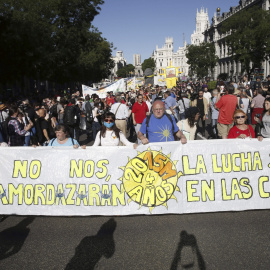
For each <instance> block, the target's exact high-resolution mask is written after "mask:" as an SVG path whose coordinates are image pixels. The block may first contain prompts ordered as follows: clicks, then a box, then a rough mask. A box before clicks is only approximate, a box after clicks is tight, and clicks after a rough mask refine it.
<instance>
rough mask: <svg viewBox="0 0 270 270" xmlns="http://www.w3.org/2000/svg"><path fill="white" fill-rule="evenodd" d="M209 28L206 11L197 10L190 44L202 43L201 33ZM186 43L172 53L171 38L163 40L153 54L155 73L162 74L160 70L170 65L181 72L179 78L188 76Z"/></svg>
mask: <svg viewBox="0 0 270 270" xmlns="http://www.w3.org/2000/svg"><path fill="white" fill-rule="evenodd" d="M208 26H209V18H208V12H207V9H206V10H204V8H201V10H200V11H199V10H197V14H196V30H195V31H194V33H193V34H192V35H191V44H194V45H199V44H200V43H201V42H203V41H204V34H203V32H204V31H205V30H206V29H207V28H208ZM186 49H187V42H186V41H185V40H184V46H183V47H178V49H177V51H176V52H174V47H173V38H172V37H167V38H166V39H165V45H163V46H162V47H161V48H158V46H156V49H155V50H154V52H153V55H152V57H153V59H154V60H155V63H156V72H157V73H162V68H166V67H168V66H169V65H170V64H171V65H172V66H175V67H178V69H179V71H180V72H181V75H180V78H182V79H185V77H187V76H188V71H189V65H188V64H187V60H188V59H187V57H186Z"/></svg>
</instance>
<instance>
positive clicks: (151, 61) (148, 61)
mask: <svg viewBox="0 0 270 270" xmlns="http://www.w3.org/2000/svg"><path fill="white" fill-rule="evenodd" d="M155 67H156V64H155V61H154V59H153V58H151V57H149V58H147V59H145V60H144V61H143V63H142V70H143V72H144V71H145V70H146V69H147V68H151V69H152V70H155Z"/></svg>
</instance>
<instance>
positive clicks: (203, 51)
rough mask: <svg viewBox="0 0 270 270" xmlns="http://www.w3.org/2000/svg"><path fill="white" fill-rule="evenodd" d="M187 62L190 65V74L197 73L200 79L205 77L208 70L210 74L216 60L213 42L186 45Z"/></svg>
mask: <svg viewBox="0 0 270 270" xmlns="http://www.w3.org/2000/svg"><path fill="white" fill-rule="evenodd" d="M186 57H187V58H188V61H187V63H188V64H189V65H190V67H189V69H190V73H191V75H195V74H196V75H197V77H198V78H200V79H202V78H204V77H206V76H207V75H208V73H209V70H210V72H211V74H212V71H213V69H214V67H215V66H216V63H217V61H218V57H217V56H216V54H215V45H214V43H201V44H200V45H188V46H187V49H186Z"/></svg>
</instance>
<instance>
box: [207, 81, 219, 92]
mask: <svg viewBox="0 0 270 270" xmlns="http://www.w3.org/2000/svg"><path fill="white" fill-rule="evenodd" d="M216 85H217V81H210V82H208V83H207V86H208V89H209V90H213V89H215V88H216Z"/></svg>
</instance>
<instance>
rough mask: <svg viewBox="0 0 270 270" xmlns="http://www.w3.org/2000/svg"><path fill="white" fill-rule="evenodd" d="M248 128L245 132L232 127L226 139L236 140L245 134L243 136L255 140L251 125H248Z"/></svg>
mask: <svg viewBox="0 0 270 270" xmlns="http://www.w3.org/2000/svg"><path fill="white" fill-rule="evenodd" d="M248 127H249V129H248V128H247V129H246V130H242V129H239V128H237V126H234V127H232V128H231V129H230V131H229V134H228V139H236V138H238V137H239V135H241V134H245V135H247V137H252V138H255V132H254V129H253V128H252V126H251V125H248Z"/></svg>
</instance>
